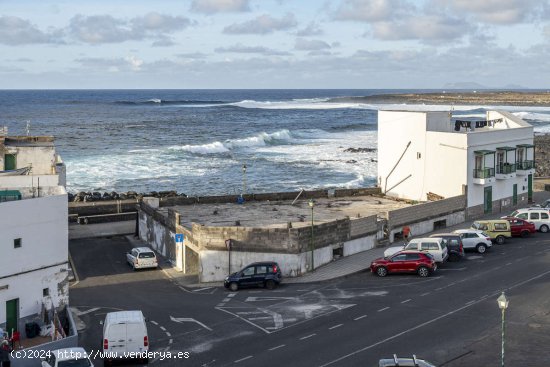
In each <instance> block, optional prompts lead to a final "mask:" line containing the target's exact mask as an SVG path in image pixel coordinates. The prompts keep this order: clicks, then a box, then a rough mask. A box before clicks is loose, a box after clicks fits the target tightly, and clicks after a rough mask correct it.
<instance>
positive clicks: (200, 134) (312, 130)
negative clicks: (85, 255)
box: [0, 89, 550, 195]
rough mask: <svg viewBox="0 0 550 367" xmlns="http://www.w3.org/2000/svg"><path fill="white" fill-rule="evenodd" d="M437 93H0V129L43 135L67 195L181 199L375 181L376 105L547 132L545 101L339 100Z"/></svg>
mask: <svg viewBox="0 0 550 367" xmlns="http://www.w3.org/2000/svg"><path fill="white" fill-rule="evenodd" d="M444 90H445V89H402V90H398V89H370V90H369V89H346V90H343V89H269V90H264V89H216V90H212V89H193V90H176V89H162V90H157V89H145V90H143V89H140V90H137V89H132V90H103V89H94V90H61V89H59V90H0V126H7V127H8V132H9V134H10V135H25V134H26V126H27V121H29V125H30V134H31V135H53V136H54V137H55V138H56V147H57V152H58V153H59V154H60V155H61V157H62V159H63V160H64V161H65V163H66V166H67V190H68V191H69V192H78V191H117V192H122V191H129V190H133V191H137V192H150V191H164V190H176V191H178V192H180V193H185V194H187V195H221V194H239V193H241V192H242V191H243V189H244V188H243V181H244V180H243V179H246V189H245V190H246V192H248V193H250V192H256V193H259V192H272V191H291V190H299V189H302V188H303V189H323V188H354V187H365V186H373V185H375V184H376V171H377V150H376V148H377V111H378V110H380V109H407V110H430V111H449V110H451V108H452V109H453V114H454V115H460V116H472V115H482V114H484V112H485V111H486V110H488V109H495V108H498V109H503V110H507V111H509V112H511V113H513V114H515V115H516V116H519V117H521V118H523V119H525V120H526V121H528V122H529V123H531V124H533V125H534V127H535V132H536V133H550V107H537V106H483V105H479V106H467V105H464V106H460V105H453V106H449V105H411V104H382V103H378V104H369V103H362V102H357V101H346V100H345V98H343V99H342V97H361V96H370V95H375V94H386V93H422V92H434V91H441V92H443V91H444ZM452 91H453V92H454V91H456V90H452ZM530 91H534V90H530ZM349 148H354V149H357V148H368V149H365V151H363V152H357V151H353V149H352V150H349ZM244 165H246V177H245V176H244V175H243V166H244Z"/></svg>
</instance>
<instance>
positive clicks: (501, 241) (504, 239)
mask: <svg viewBox="0 0 550 367" xmlns="http://www.w3.org/2000/svg"><path fill="white" fill-rule="evenodd" d="M495 241H496V243H497V244H498V245H504V241H506V238H504V236H497V238H496V239H495Z"/></svg>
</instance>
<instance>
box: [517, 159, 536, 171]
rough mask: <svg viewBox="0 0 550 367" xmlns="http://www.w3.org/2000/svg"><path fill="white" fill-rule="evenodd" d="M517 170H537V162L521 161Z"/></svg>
mask: <svg viewBox="0 0 550 367" xmlns="http://www.w3.org/2000/svg"><path fill="white" fill-rule="evenodd" d="M517 166H518V167H517V169H520V170H528V169H533V168H535V161H521V162H518V163H517Z"/></svg>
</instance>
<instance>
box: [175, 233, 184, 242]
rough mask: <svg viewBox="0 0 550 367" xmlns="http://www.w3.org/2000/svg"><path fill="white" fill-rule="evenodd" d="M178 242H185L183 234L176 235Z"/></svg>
mask: <svg viewBox="0 0 550 367" xmlns="http://www.w3.org/2000/svg"><path fill="white" fill-rule="evenodd" d="M176 242H183V233H176Z"/></svg>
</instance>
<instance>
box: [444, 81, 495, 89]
mask: <svg viewBox="0 0 550 367" xmlns="http://www.w3.org/2000/svg"><path fill="white" fill-rule="evenodd" d="M443 88H444V89H490V88H489V87H487V86H485V85H482V84H479V83H476V82H458V83H447V84H445V85H444V86H443Z"/></svg>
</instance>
